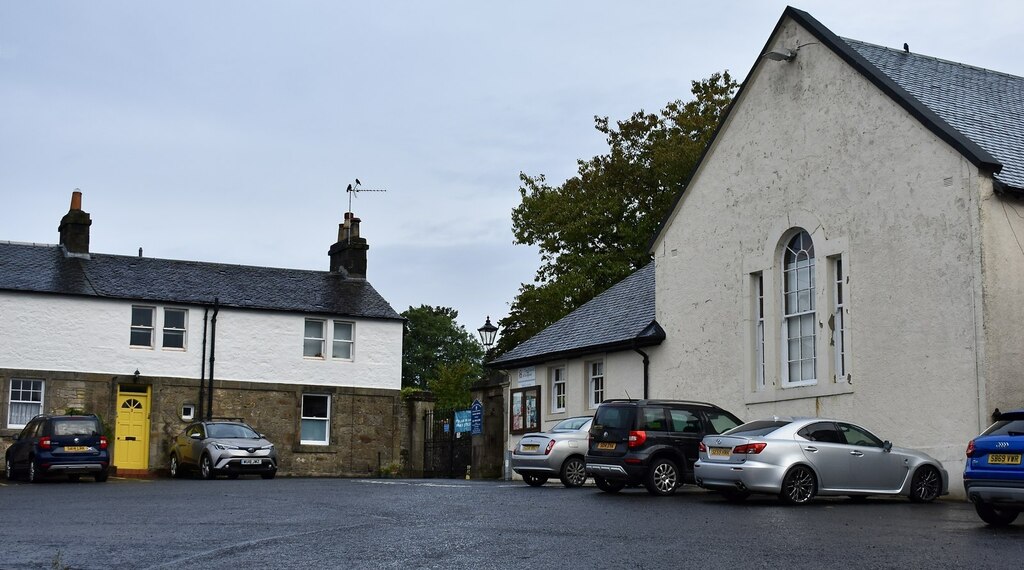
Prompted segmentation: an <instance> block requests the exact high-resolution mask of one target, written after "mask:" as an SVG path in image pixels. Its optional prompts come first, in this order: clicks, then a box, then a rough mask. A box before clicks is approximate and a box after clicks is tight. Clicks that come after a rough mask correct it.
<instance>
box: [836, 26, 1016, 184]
mask: <svg viewBox="0 0 1024 570" xmlns="http://www.w3.org/2000/svg"><path fill="white" fill-rule="evenodd" d="M843 41H845V42H846V43H847V44H849V45H850V46H851V47H852V48H853V49H854V50H856V51H857V53H859V54H860V55H862V56H863V57H864V58H865V59H866V60H867V61H868V62H869V63H871V65H873V66H875V67H876V68H878V70H880V71H881V72H882V73H884V74H885V75H886V76H887V77H889V78H890V79H892V80H893V81H895V82H896V84H897V85H899V86H900V87H902V88H903V89H904V90H905V91H906V92H907V93H908V94H909V95H910V96H911V97H914V98H915V99H917V100H918V101H920V103H921V104H923V105H924V106H926V107H927V108H928V109H930V110H931V111H932V112H934V113H935V114H936V115H938V116H939V118H941V119H942V120H943V121H945V122H946V123H948V124H949V125H950V126H951V127H952V128H953V129H954V130H955V131H956V132H957V133H959V134H960V135H962V136H963V137H965V138H967V139H969V140H971V141H972V142H974V143H975V144H977V145H978V146H980V147H981V148H983V149H985V150H986V151H987V152H988V153H989V154H991V155H992V156H993V157H995V159H996V160H997V161H998V162H999V163H1001V164H1002V170H1001V171H1000V172H999V173H998V174H997V175H996V179H997V180H999V181H1000V182H1002V183H1003V184H1005V185H1007V186H1009V187H1012V188H1013V189H1015V190H1019V191H1024V77H1017V76H1014V75H1009V74H1006V73H999V72H997V71H989V70H987V69H981V68H978V67H972V66H969V65H964V64H962V63H956V62H952V61H945V60H942V59H937V58H934V57H929V56H925V55H919V54H916V53H912V52H910V53H908V52H906V51H903V50H898V49H892V48H887V47H882V46H877V45H872V44H869V43H864V42H861V41H857V40H851V39H846V38H843Z"/></svg>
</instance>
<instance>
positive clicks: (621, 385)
mask: <svg viewBox="0 0 1024 570" xmlns="http://www.w3.org/2000/svg"><path fill="white" fill-rule="evenodd" d="M595 361H603V362H604V374H605V376H604V382H605V399H606V400H611V399H617V398H629V397H632V398H634V399H639V398H642V397H643V359H642V357H641V356H640V355H639V354H637V353H636V352H633V351H620V352H609V353H599V354H594V355H588V356H586V357H585V358H573V359H569V360H555V361H550V362H545V363H543V364H538V365H536V366H535V367H533V368H534V370H535V372H536V378H537V380H536V384H535V385H537V386H540V387H541V416H540V419H541V430H540V431H545V430H548V429H551V427H552V426H554V425H555V424H556V423H558V422H560V421H562V420H564V419H566V418H571V417H574V416H592V415H594V412H595V411H596V408H591V407H589V405H588V404H589V402H588V398H589V387H590V377H589V376H588V370H587V368H588V365H589V364H590V363H591V362H595ZM558 367H564V368H565V373H566V390H565V394H566V402H565V411H564V412H557V413H555V412H552V411H551V370H552V369H554V368H558ZM519 370H520V369H518V368H515V369H512V370H509V371H508V372H509V378H510V382H509V389H511V390H515V389H517V388H521V387H523V386H520V385H519V382H518V380H517V378H518V377H519ZM505 401H506V402H510V401H511V400H510V398H509V395H508V393H506V394H505ZM506 407H507V406H506ZM508 416H509V410H508V409H506V410H505V425H509V423H508V422H509V417H508ZM520 439H522V435H510V436H509V440H508V449H509V450H512V449H515V447H516V446H517V445H519V440H520Z"/></svg>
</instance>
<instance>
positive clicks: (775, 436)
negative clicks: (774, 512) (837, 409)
mask: <svg viewBox="0 0 1024 570" xmlns="http://www.w3.org/2000/svg"><path fill="white" fill-rule="evenodd" d="M699 449H700V451H699V454H700V458H699V459H698V460H697V463H696V464H695V465H694V476H695V478H696V479H697V484H698V485H700V486H701V487H704V488H706V489H712V490H715V491H719V492H721V493H722V494H723V495H725V497H726V498H727V499H729V500H733V501H738V500H742V499H745V498H746V497H747V496H749V495H750V494H751V493H770V494H773V495H778V496H779V499H781V500H782V501H783V502H785V503H790V504H799V503H806V502H808V501H810V500H811V499H813V498H814V497H815V496H816V495H847V496H851V497H863V496H867V495H903V496H906V497H909V498H910V500H911V501H914V502H919V503H923V502H929V501H932V500H934V499H935V498H936V497H938V496H939V495H945V494H946V493H947V492H948V486H949V476H948V474H947V473H946V470H945V469H944V468H943V467H942V463H940V462H939V461H938V460H936V459H935V458H933V457H931V456H929V455H928V454H926V453H923V452H920V451H915V450H913V449H905V448H899V447H893V446H892V443H890V442H888V441H883V440H882V439H880V438H879V437H877V436H875V435H874V434H873V433H871V432H869V431H868V430H866V429H864V428H862V427H860V426H858V425H854V424H852V423H848V422H843V421H838V420H828V419H822V418H802V419H793V418H772V419H767V420H759V421H754V422H749V423H745V424H743V425H741V426H738V427H735V428H733V429H731V430H728V431H726V432H723V433H721V434H719V435H709V436H706V437H705V438H704V439H703V441H701V444H700V448H699Z"/></svg>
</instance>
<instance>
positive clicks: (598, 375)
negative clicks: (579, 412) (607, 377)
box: [588, 361, 604, 409]
mask: <svg viewBox="0 0 1024 570" xmlns="http://www.w3.org/2000/svg"><path fill="white" fill-rule="evenodd" d="M588 371H589V376H590V383H589V384H590V389H589V390H588V391H589V404H590V406H589V407H590V409H594V408H596V407H597V406H599V405H600V404H601V402H603V401H604V362H600V361H599V362H591V363H590V365H589V366H588Z"/></svg>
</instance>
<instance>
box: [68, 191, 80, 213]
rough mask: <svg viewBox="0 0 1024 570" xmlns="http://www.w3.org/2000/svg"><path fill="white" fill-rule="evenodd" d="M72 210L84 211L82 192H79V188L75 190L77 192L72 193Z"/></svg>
mask: <svg viewBox="0 0 1024 570" xmlns="http://www.w3.org/2000/svg"><path fill="white" fill-rule="evenodd" d="M71 209H72V210H81V209H82V191H81V190H79V189H78V188H75V191H74V192H72V193H71Z"/></svg>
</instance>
